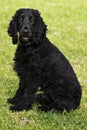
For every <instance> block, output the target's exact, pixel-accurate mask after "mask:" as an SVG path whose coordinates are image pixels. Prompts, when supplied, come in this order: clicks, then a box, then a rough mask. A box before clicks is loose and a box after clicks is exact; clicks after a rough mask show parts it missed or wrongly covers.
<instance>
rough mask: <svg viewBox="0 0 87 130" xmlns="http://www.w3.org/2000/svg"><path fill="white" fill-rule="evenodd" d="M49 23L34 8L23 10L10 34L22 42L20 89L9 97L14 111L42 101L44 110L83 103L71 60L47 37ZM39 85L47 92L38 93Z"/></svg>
mask: <svg viewBox="0 0 87 130" xmlns="http://www.w3.org/2000/svg"><path fill="white" fill-rule="evenodd" d="M46 30H47V26H46V25H45V23H44V21H43V19H42V18H41V16H40V13H39V12H38V11H37V10H34V9H19V10H18V11H17V12H16V14H15V15H14V16H13V18H12V20H11V22H10V24H9V27H8V34H9V35H10V36H11V37H12V41H13V44H18V47H17V50H16V53H15V58H14V70H15V71H16V72H17V75H18V76H19V88H18V90H17V92H16V94H15V96H14V97H13V98H11V99H8V102H9V103H11V104H13V105H12V106H11V107H10V110H12V111H21V110H23V109H25V110H28V109H30V108H31V107H32V104H33V103H34V102H35V101H38V102H39V103H40V104H41V106H40V107H39V108H40V109H41V110H44V111H48V110H51V109H56V110H58V111H60V112H62V111H63V110H64V109H65V110H66V111H68V112H69V111H70V110H72V109H76V108H77V107H78V106H79V105H80V100H81V95H82V91H81V86H80V84H79V82H78V80H77V77H76V75H75V73H74V71H73V68H72V67H71V65H70V63H69V61H68V60H67V59H66V58H65V56H64V55H63V54H62V53H61V52H60V50H59V49H57V48H56V47H55V46H54V45H53V44H52V43H51V42H50V41H49V40H48V39H47V37H46ZM38 87H40V88H41V91H43V93H40V94H36V92H37V91H38Z"/></svg>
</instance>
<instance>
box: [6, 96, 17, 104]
mask: <svg viewBox="0 0 87 130" xmlns="http://www.w3.org/2000/svg"><path fill="white" fill-rule="evenodd" d="M7 102H8V103H10V104H16V103H17V99H16V98H14V97H13V98H8V99H7Z"/></svg>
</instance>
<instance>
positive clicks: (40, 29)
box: [33, 10, 47, 44]
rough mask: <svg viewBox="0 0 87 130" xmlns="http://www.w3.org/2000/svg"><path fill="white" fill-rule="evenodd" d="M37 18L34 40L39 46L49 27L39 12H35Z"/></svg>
mask: <svg viewBox="0 0 87 130" xmlns="http://www.w3.org/2000/svg"><path fill="white" fill-rule="evenodd" d="M33 13H34V16H35V28H34V33H33V40H34V42H35V43H36V44H39V43H40V42H41V41H42V40H43V38H44V37H45V36H46V31H47V25H46V24H45V23H44V21H43V19H42V17H41V16H40V13H39V11H38V10H34V12H33Z"/></svg>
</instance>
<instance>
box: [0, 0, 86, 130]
mask: <svg viewBox="0 0 87 130" xmlns="http://www.w3.org/2000/svg"><path fill="white" fill-rule="evenodd" d="M21 7H29V8H35V9H38V10H39V11H40V12H41V15H42V17H43V19H44V21H45V23H46V24H47V25H48V32H47V36H48V38H49V39H50V40H51V41H52V42H53V43H54V44H55V45H56V46H57V47H58V48H59V49H60V50H61V51H62V52H63V53H64V55H65V56H66V57H67V58H68V59H69V61H70V62H71V64H72V66H73V68H74V70H75V72H76V74H77V76H78V80H79V82H80V84H81V86H82V90H83V95H82V100H81V105H80V108H79V109H77V110H75V111H72V112H71V113H66V112H64V113H62V114H60V113H58V112H52V111H50V112H47V113H44V112H40V111H38V110H37V105H34V106H33V108H32V109H31V110H30V111H27V112H26V111H23V112H19V113H18V112H15V113H12V112H11V111H9V104H8V103H7V98H9V97H12V96H13V95H14V94H15V92H16V90H17V88H18V78H17V76H16V74H15V72H14V71H13V70H12V65H13V56H14V53H15V49H16V46H13V45H12V43H11V38H10V37H9V36H8V35H7V27H8V23H9V21H10V19H11V17H12V15H13V14H14V12H15V11H16V10H17V9H19V8H21ZM0 130H87V0H1V1H0Z"/></svg>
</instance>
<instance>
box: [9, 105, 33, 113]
mask: <svg viewBox="0 0 87 130" xmlns="http://www.w3.org/2000/svg"><path fill="white" fill-rule="evenodd" d="M30 108H31V105H13V106H10V110H11V111H12V112H16V111H23V110H26V111H28V110H29V109H30Z"/></svg>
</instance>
